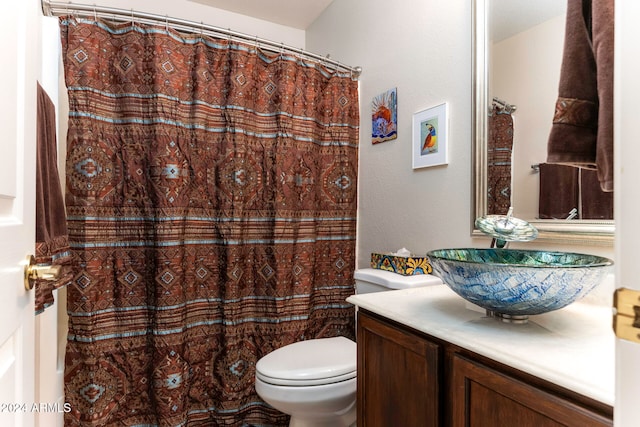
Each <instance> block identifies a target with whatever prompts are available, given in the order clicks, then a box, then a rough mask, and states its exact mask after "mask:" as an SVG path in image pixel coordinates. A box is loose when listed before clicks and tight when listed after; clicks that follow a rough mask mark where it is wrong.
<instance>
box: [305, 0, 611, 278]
mask: <svg viewBox="0 0 640 427" xmlns="http://www.w3.org/2000/svg"><path fill="white" fill-rule="evenodd" d="M471 4H472V3H471V0H451V1H447V2H444V1H440V0H404V1H402V2H395V3H393V4H390V3H389V2H385V1H382V0H335V1H334V2H333V3H332V5H331V6H329V8H328V9H327V10H326V11H325V13H324V14H323V15H322V16H321V17H320V18H319V19H318V20H317V21H316V22H314V23H313V24H312V25H311V26H310V27H309V28H308V29H307V39H306V45H307V49H308V50H310V51H313V52H316V53H321V54H326V53H330V54H331V57H332V58H334V59H337V60H340V61H341V62H344V63H347V64H350V65H360V66H362V68H363V73H362V75H361V77H360V102H361V109H360V111H361V130H360V138H361V139H360V175H359V192H360V193H359V217H358V220H359V225H358V243H357V245H358V267H359V268H363V267H367V266H368V263H369V256H370V253H371V252H373V251H392V250H395V249H398V248H401V247H406V248H408V249H410V250H411V251H413V252H415V253H418V254H424V253H425V252H426V251H428V250H431V249H435V248H442V247H464V246H477V247H486V246H488V245H489V240H488V239H485V238H472V237H471V235H470V222H471V219H470V212H471V194H472V193H471V163H472V159H471V153H472V151H471V129H472V128H471V89H472V88H471V76H472V62H471V39H472V35H471ZM393 87H397V88H398V116H399V118H398V138H397V139H396V140H393V141H389V142H385V143H382V144H378V145H372V144H371V142H370V140H371V139H370V133H371V124H370V115H371V113H370V110H371V106H370V105H371V99H372V98H373V97H374V96H375V95H377V94H379V93H381V92H384V91H386V90H387V89H390V88H393ZM442 102H448V103H449V118H450V123H449V164H448V166H438V167H431V168H425V169H418V170H412V168H411V118H412V114H413V113H415V112H417V111H420V110H422V109H424V108H428V107H432V106H435V105H438V104H440V103H442ZM526 245H527V246H526V247H528V248H534V247H542V248H546V249H569V250H573V251H581V252H589V253H597V254H602V255H605V256H609V257H613V247H580V246H568V247H566V246H565V247H563V246H559V245H551V244H548V243H528V244H526ZM514 247H515V246H514Z"/></svg>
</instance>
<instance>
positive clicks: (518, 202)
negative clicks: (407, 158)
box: [471, 0, 615, 245]
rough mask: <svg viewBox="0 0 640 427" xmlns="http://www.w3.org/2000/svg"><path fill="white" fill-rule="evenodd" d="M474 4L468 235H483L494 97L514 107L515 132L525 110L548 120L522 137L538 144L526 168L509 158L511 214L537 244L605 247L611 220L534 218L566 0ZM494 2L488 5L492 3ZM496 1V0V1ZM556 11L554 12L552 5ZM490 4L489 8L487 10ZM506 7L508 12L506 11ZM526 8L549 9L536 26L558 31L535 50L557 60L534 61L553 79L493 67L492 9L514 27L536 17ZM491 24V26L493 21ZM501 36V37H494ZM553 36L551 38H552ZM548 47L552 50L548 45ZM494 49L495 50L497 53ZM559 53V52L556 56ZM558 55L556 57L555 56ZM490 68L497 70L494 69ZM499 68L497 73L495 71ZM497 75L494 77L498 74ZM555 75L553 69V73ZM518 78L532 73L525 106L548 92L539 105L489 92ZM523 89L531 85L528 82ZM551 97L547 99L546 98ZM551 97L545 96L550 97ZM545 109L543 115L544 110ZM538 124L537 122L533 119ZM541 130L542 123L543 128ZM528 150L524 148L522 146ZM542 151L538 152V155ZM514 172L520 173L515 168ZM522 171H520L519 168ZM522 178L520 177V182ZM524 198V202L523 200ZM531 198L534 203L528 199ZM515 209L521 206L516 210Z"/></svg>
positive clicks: (494, 18) (612, 227)
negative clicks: (550, 66)
mask: <svg viewBox="0 0 640 427" xmlns="http://www.w3.org/2000/svg"><path fill="white" fill-rule="evenodd" d="M472 1H473V15H474V28H473V37H474V39H473V44H474V45H473V54H474V58H473V67H474V70H473V74H474V80H473V105H472V114H473V127H472V133H473V136H472V137H473V158H474V163H473V195H474V207H473V210H472V218H471V229H472V234H473V235H474V236H476V235H477V236H480V235H482V233H481V232H480V231H479V230H478V229H476V228H475V225H474V223H475V219H476V218H478V217H481V216H485V215H487V214H488V213H492V212H488V201H487V190H488V183H487V180H488V172H487V171H488V155H487V149H488V128H489V112H490V105H491V103H492V101H493V98H494V97H498V98H500V99H501V100H504V101H506V103H513V104H515V106H516V107H517V110H516V113H514V117H515V119H514V129H515V128H516V127H517V126H525V120H524V119H523V115H524V114H526V113H527V111H529V112H530V111H536V113H537V114H540V115H543V116H544V115H545V114H546V116H547V117H548V120H547V119H544V118H543V119H542V120H543V123H545V124H546V123H548V127H542V129H541V130H537V129H528V130H527V132H526V134H527V136H532V137H533V138H534V139H536V145H538V144H539V147H541V148H536V150H537V153H538V154H530V153H527V154H525V155H524V158H525V160H524V161H525V162H528V164H523V162H522V161H520V162H518V160H517V156H515V155H514V160H513V166H512V167H513V177H514V178H513V179H512V182H513V188H512V195H511V200H512V204H513V206H514V216H515V217H518V218H521V219H524V220H526V221H528V222H530V223H531V224H533V225H534V226H535V227H536V228H537V229H538V231H539V237H538V239H539V240H552V241H555V242H566V243H579V244H587V245H593V244H604V245H611V244H613V237H614V230H615V225H614V221H612V220H610V221H609V220H578V219H539V218H538V214H537V206H538V179H539V178H538V176H537V172H536V170H535V169H533V168H532V166H535V165H536V164H538V163H542V162H544V161H545V159H546V144H547V138H548V136H549V130H550V128H551V122H552V119H553V114H554V111H553V110H554V107H555V98H556V97H557V90H558V79H559V74H560V63H561V55H562V49H563V43H564V19H565V8H566V1H558V0H549V1H536V2H532V1H530V0H521V1H515V0H509V1H504V0H472ZM492 2H493V3H492ZM496 2H499V4H498V3H496ZM547 3H548V4H547ZM558 4H562V6H561V9H559V10H558V9H557V6H558ZM554 5H555V7H556V10H555V11H554V10H553V7H552V6H554ZM492 6H494V7H492ZM507 7H508V9H507ZM531 7H535V8H536V9H540V10H547V11H549V10H552V12H551V15H547V16H544V17H542V18H540V19H541V20H539V21H538V22H537V24H536V25H540V24H542V25H546V24H547V22H551V23H552V25H554V26H555V27H554V28H556V27H557V26H558V25H560V29H557V28H556V29H555V30H553V31H545V33H546V34H547V35H550V34H551V33H552V32H555V33H558V32H559V33H560V34H559V37H556V38H559V40H557V41H555V40H554V41H553V42H552V41H551V40H548V41H547V42H545V46H548V48H547V47H545V48H544V49H540V46H538V47H537V49H538V52H539V51H540V50H545V54H546V51H549V52H555V53H554V54H555V55H556V57H557V59H554V60H544V61H543V60H541V59H540V58H535V59H533V60H534V61H538V62H545V63H546V62H551V63H553V62H554V61H555V64H554V69H557V71H555V73H556V74H557V75H556V76H555V78H554V77H553V76H552V77H546V76H545V77H540V74H539V72H538V71H535V72H531V70H529V69H525V70H524V71H517V70H516V71H514V70H510V69H509V67H505V66H501V67H496V66H493V67H492V64H493V61H494V58H492V53H494V52H493V49H494V47H493V42H492V37H491V36H492V34H496V32H497V31H498V30H497V27H496V25H497V23H498V21H500V19H499V16H492V13H491V11H492V9H493V10H496V11H500V12H501V14H502V15H504V16H506V17H507V18H508V19H506V20H505V21H508V22H509V23H510V24H516V23H518V22H520V21H521V20H520V19H519V17H520V16H522V17H523V18H524V17H527V16H528V17H530V16H532V15H534V14H535V12H533V11H531V10H529V9H530V8H531ZM492 21H493V22H492ZM505 31H515V30H513V29H510V30H505ZM499 37H502V36H499ZM554 37H555V36H554ZM552 44H553V46H551V45H552ZM496 51H497V49H496ZM524 51H525V49H520V48H518V49H512V55H516V54H520V53H522V52H524ZM558 52H559V53H558ZM558 55H559V57H558ZM512 62H513V63H514V64H515V63H516V62H522V60H521V59H512ZM492 68H496V69H495V70H494V69H492ZM498 68H500V69H498ZM498 72H499V73H502V74H501V75H498V74H497V73H498ZM553 72H554V71H552V73H553ZM521 74H534V75H533V77H532V76H529V78H531V79H534V80H532V81H533V82H535V83H533V85H534V89H533V92H532V93H535V96H527V97H525V98H524V100H523V99H522V98H521V100H522V102H523V103H528V102H530V101H531V99H532V98H538V97H539V96H538V95H539V94H547V95H546V98H545V100H544V101H543V102H542V103H543V104H544V105H535V106H533V107H532V106H530V105H518V103H517V102H514V101H511V100H510V99H505V98H503V97H502V96H501V95H499V94H497V93H494V90H492V89H495V88H496V87H504V86H505V85H508V84H509V82H514V81H515V79H516V78H517V77H518V76H519V75H521ZM511 84H512V85H518V84H521V83H518V82H517V81H515V83H511ZM525 85H528V86H532V85H531V84H529V83H526V84H525ZM538 85H540V86H542V85H545V88H544V89H542V87H538ZM549 94H550V95H549ZM549 97H550V98H549ZM547 110H548V111H547ZM538 120H539V119H538ZM545 126H546V125H545ZM517 144H518V141H517V140H516V139H515V138H514V152H515V150H517ZM526 145H527V147H529V146H530V145H531V143H530V142H527V144H526ZM527 149H529V148H527ZM539 153H543V154H539ZM516 168H519V169H516ZM523 169H524V170H523ZM522 177H524V178H522ZM522 182H525V184H526V183H527V182H528V184H527V185H531V183H532V182H533V185H534V187H533V189H532V188H531V187H527V186H526V185H525V186H524V187H522V188H520V187H519V186H520V185H521V184H522ZM525 197H526V198H528V199H525ZM531 199H533V200H531ZM519 206H520V208H519Z"/></svg>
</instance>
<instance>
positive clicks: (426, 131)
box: [412, 102, 449, 169]
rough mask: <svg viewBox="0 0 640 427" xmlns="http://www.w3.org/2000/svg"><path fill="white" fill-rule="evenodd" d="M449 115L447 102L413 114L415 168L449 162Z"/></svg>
mask: <svg viewBox="0 0 640 427" xmlns="http://www.w3.org/2000/svg"><path fill="white" fill-rule="evenodd" d="M447 115H448V108H447V103H446V102H445V103H443V104H440V105H437V106H435V107H431V108H427V109H425V110H422V111H418V112H417V113H414V114H413V132H412V133H413V137H412V142H413V146H412V153H413V156H412V157H413V169H419V168H425V167H431V166H438V165H446V164H448V162H449V156H448V151H449V150H448V142H449V141H448V137H449V135H448V127H449V126H448V117H447Z"/></svg>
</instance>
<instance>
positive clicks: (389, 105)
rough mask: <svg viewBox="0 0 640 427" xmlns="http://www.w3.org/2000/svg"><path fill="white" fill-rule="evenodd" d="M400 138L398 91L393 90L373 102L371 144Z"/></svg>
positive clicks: (378, 96)
mask: <svg viewBox="0 0 640 427" xmlns="http://www.w3.org/2000/svg"><path fill="white" fill-rule="evenodd" d="M397 137H398V89H397V88H395V87H394V88H392V89H389V90H387V91H386V92H384V93H381V94H379V95H377V96H375V97H373V99H372V100H371V143H372V144H380V143H381V142H385V141H391V140H393V139H396V138H397Z"/></svg>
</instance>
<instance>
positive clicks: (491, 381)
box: [451, 355, 613, 427]
mask: <svg viewBox="0 0 640 427" xmlns="http://www.w3.org/2000/svg"><path fill="white" fill-rule="evenodd" d="M451 394H452V396H451V400H452V406H453V424H452V425H453V427H496V426H518V427H558V426H566V427H573V426H575V427H592V426H594V427H595V426H598V427H600V426H611V425H613V422H612V420H611V419H608V418H607V417H605V416H603V415H600V414H598V413H595V412H592V411H590V410H589V409H587V408H584V407H582V406H579V405H577V404H575V403H573V402H571V401H570V400H567V399H565V398H563V397H559V396H556V395H554V394H551V393H548V392H546V391H543V390H540V389H539V388H536V387H533V386H531V385H529V384H526V383H524V382H522V381H519V380H517V379H515V378H512V377H510V376H507V375H505V374H503V373H500V372H498V371H495V370H493V369H490V368H487V367H486V366H483V365H481V364H479V363H477V362H473V361H470V360H468V359H466V358H464V357H463V356H460V355H454V356H453V375H452V384H451Z"/></svg>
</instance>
